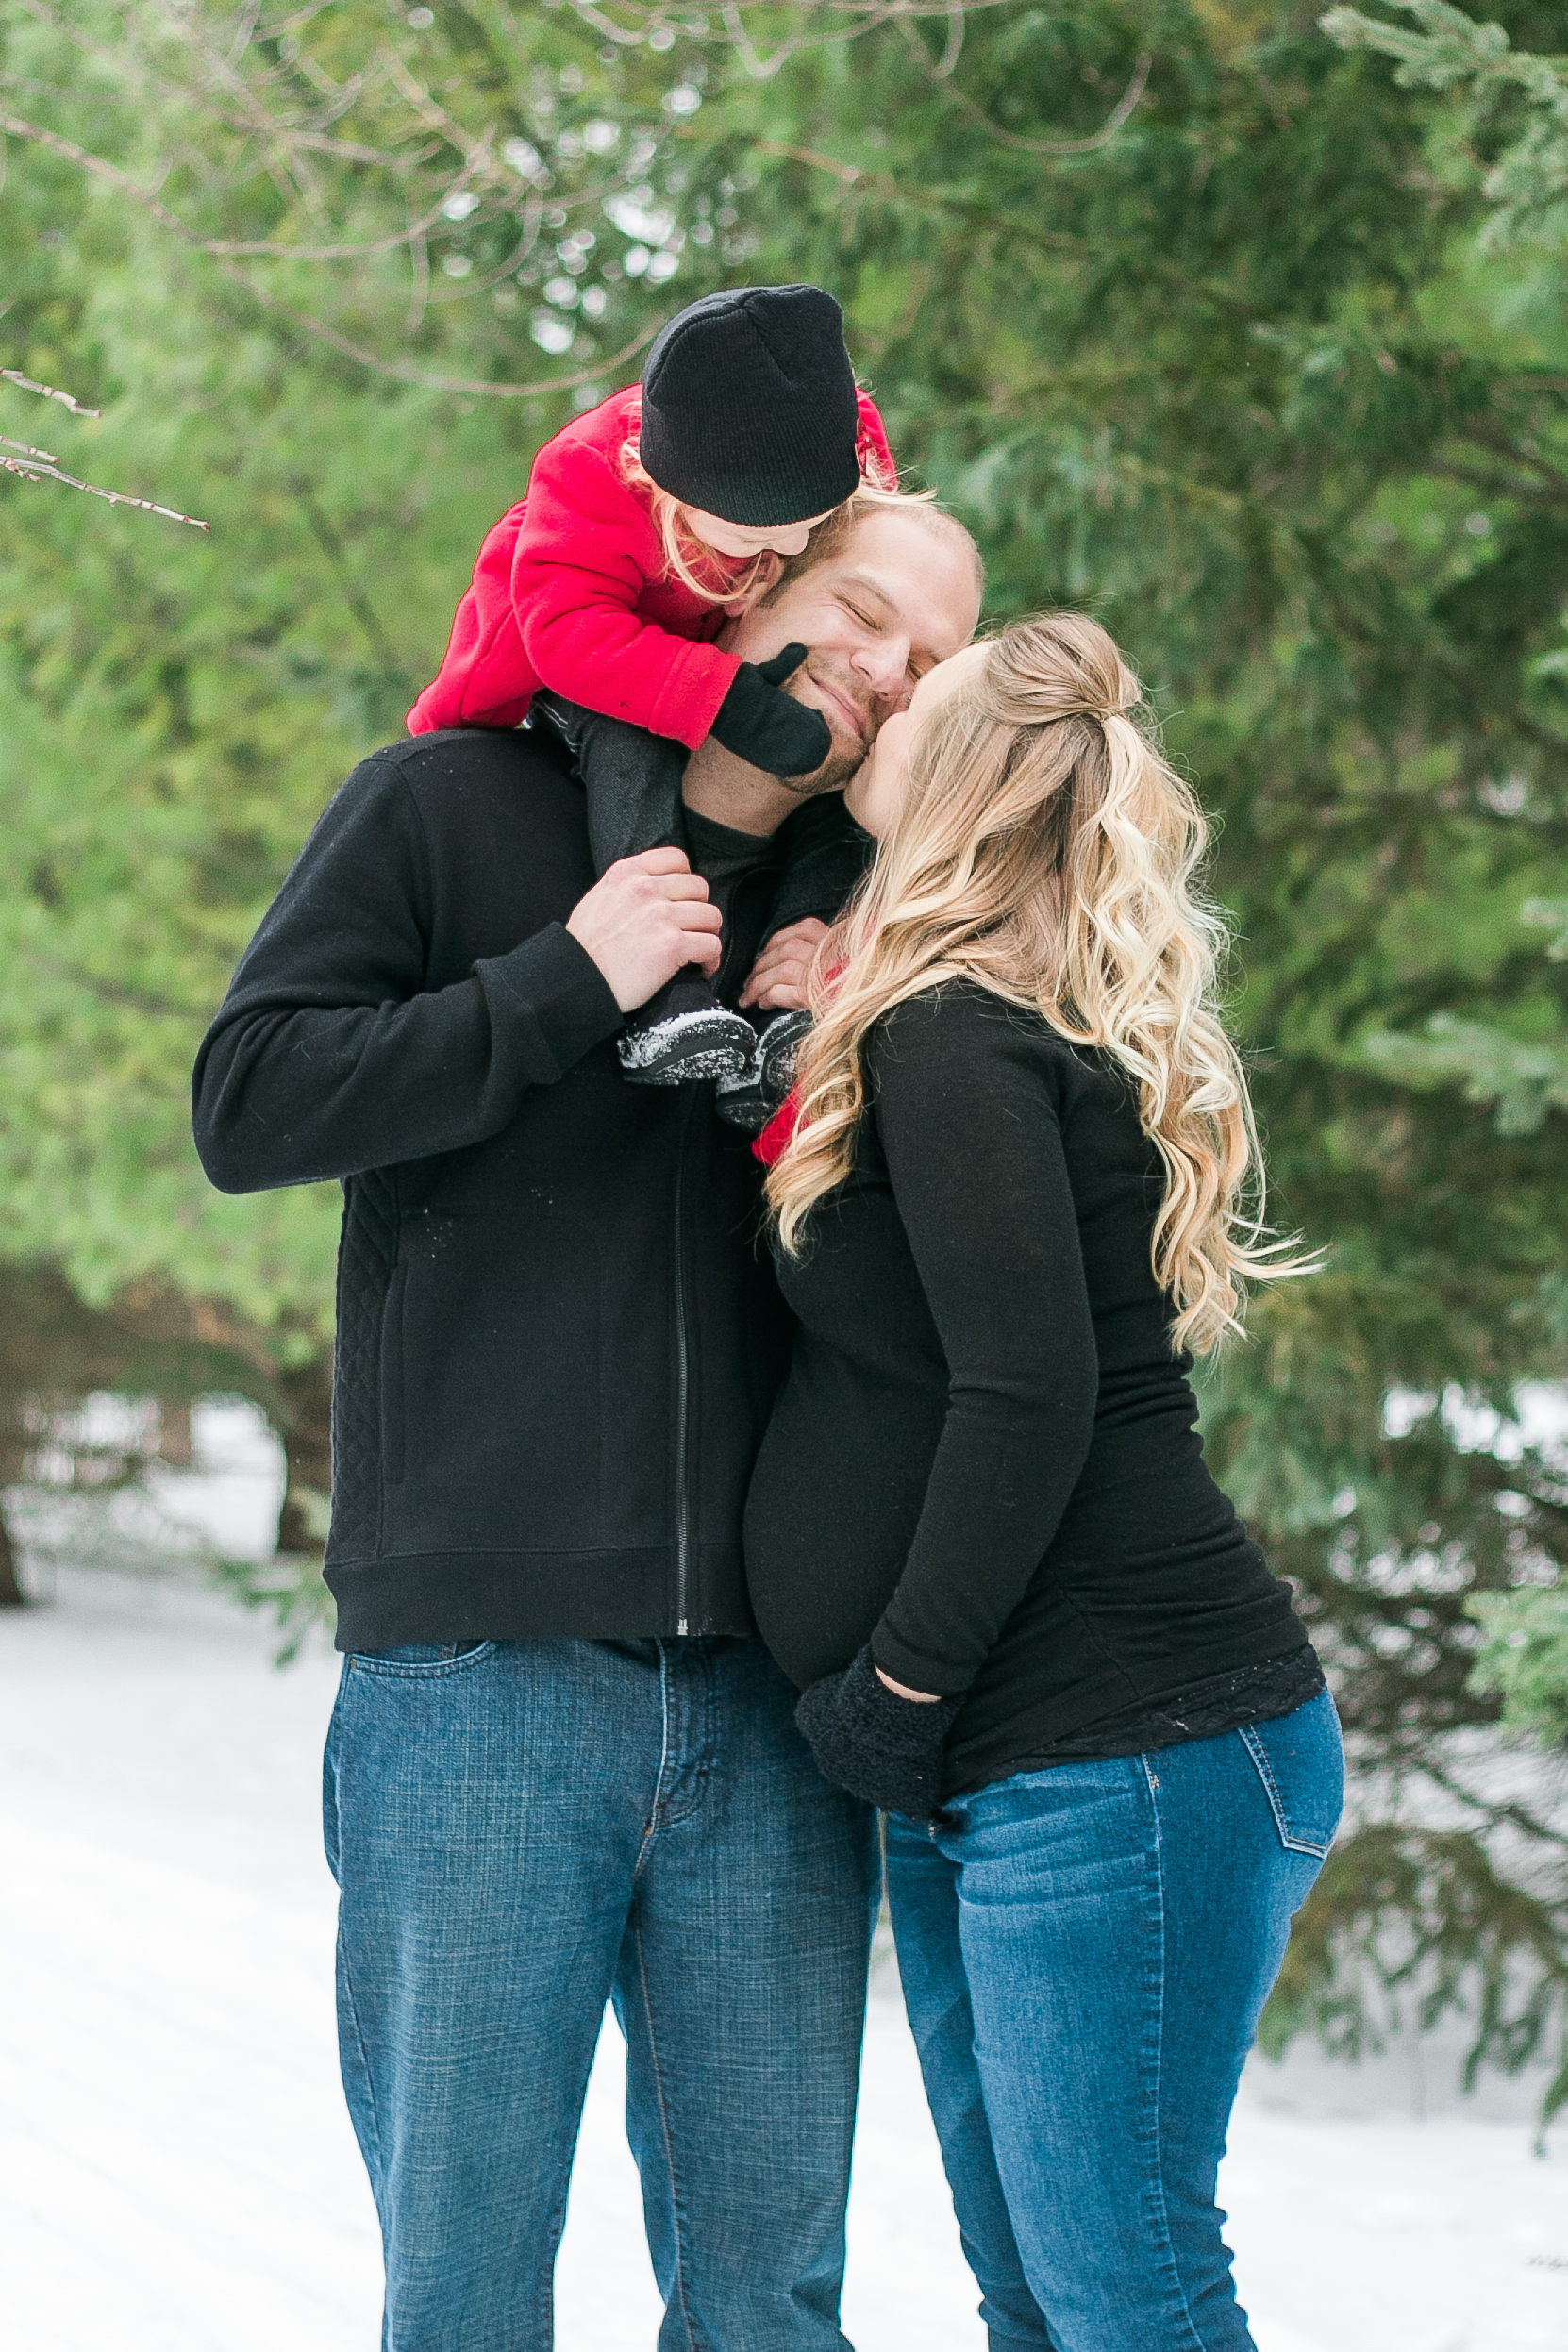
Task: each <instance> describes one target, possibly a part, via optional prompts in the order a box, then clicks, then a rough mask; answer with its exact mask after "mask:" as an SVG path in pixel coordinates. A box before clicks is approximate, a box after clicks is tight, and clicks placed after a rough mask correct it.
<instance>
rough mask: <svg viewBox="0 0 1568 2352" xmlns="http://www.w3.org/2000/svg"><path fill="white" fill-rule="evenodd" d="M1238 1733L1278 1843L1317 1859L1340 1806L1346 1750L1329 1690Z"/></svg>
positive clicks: (1323, 1852) (1335, 1824)
mask: <svg viewBox="0 0 1568 2352" xmlns="http://www.w3.org/2000/svg"><path fill="white" fill-rule="evenodd" d="M1236 1737H1237V1738H1238V1739H1239V1740H1241V1741H1242V1742H1243V1744H1244V1745H1245V1747H1246V1751H1247V1754H1248V1755H1249V1756H1250V1757H1251V1759H1252V1760H1253V1763H1254V1764H1255V1765H1256V1766H1257V1769H1258V1777H1259V1780H1260V1781H1261V1782H1262V1784H1263V1793H1264V1795H1265V1796H1266V1797H1267V1798H1268V1800H1269V1808H1270V1810H1271V1811H1272V1812H1273V1814H1274V1826H1275V1827H1276V1829H1277V1830H1278V1832H1279V1843H1280V1844H1281V1845H1283V1846H1287V1847H1288V1848H1289V1849H1290V1851H1291V1852H1292V1853H1293V1854H1315V1855H1316V1856H1317V1857H1318V1859H1319V1860H1320V1861H1321V1860H1322V1859H1323V1857H1324V1855H1326V1853H1327V1851H1328V1849H1329V1847H1330V1846H1331V1845H1332V1844H1333V1843H1334V1832H1335V1830H1336V1829H1337V1828H1338V1827H1339V1826H1340V1814H1341V1811H1342V1810H1343V1805H1344V1749H1343V1745H1342V1743H1341V1740H1340V1719H1339V1717H1338V1715H1337V1714H1336V1713H1335V1711H1334V1702H1333V1700H1332V1699H1331V1698H1330V1697H1329V1695H1328V1693H1327V1692H1326V1691H1320V1692H1319V1693H1318V1695H1317V1697H1316V1698H1314V1699H1309V1700H1308V1701H1307V1703H1306V1705H1305V1706H1304V1707H1298V1708H1296V1709H1295V1710H1294V1711H1293V1713H1291V1714H1289V1715H1279V1716H1276V1718H1275V1720H1274V1722H1273V1723H1251V1724H1245V1725H1243V1727H1242V1728H1241V1730H1239V1731H1238V1732H1237V1734H1236Z"/></svg>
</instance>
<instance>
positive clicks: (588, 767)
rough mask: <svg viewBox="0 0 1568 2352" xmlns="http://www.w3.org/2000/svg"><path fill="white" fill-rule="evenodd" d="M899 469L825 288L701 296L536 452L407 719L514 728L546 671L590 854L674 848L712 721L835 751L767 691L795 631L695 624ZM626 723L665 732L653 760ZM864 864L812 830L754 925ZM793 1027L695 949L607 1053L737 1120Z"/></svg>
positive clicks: (795, 653)
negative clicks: (716, 1095)
mask: <svg viewBox="0 0 1568 2352" xmlns="http://www.w3.org/2000/svg"><path fill="white" fill-rule="evenodd" d="M894 480H895V475H894V469H893V464H892V457H891V455H890V453H889V450H888V444H887V439H886V436H885V434H884V432H883V429H882V422H881V419H880V417H879V416H878V415H877V413H876V409H875V407H874V406H873V404H872V402H871V401H870V400H869V399H868V398H867V397H866V395H865V394H864V393H863V392H858V391H857V389H856V385H855V378H854V374H853V372H852V370H851V367H850V363H849V355H848V353H847V351H846V350H845V348H844V342H843V314H842V311H841V310H840V309H839V306H838V304H837V303H836V302H835V301H834V300H833V297H832V296H831V294H827V293H824V292H822V290H821V289H820V288H819V287H815V286H751V287H744V288H742V289H740V290H739V291H737V292H726V293H718V294H709V295H706V296H705V297H704V298H703V299H702V300H701V301H700V302H694V303H692V304H691V305H690V307H689V308H688V309H685V310H682V311H681V312H680V313H679V315H678V316H677V317H676V318H674V319H672V320H671V322H670V324H669V325H667V326H666V327H665V328H664V329H663V331H662V332H661V333H660V335H659V339H658V341H657V342H655V344H654V346H653V348H652V350H651V351H650V353H649V354H648V360H647V365H646V366H645V367H644V369H643V371H642V385H641V387H640V388H639V387H635V386H633V387H629V388H628V389H626V391H624V392H615V393H613V394H612V395H611V396H610V398H609V400H606V401H603V402H601V403H600V405H599V406H598V407H597V408H596V409H590V410H589V411H588V413H587V414H586V415H585V416H582V417H579V418H577V419H576V421H575V423H574V424H571V425H567V426H566V427H565V428H564V430H563V431H561V432H559V433H558V434H557V435H556V436H555V438H554V440H552V441H549V442H546V443H545V445H544V447H543V448H542V450H541V451H540V452H539V455H538V456H537V457H536V459H534V464H533V470H532V472H531V474H530V475H529V477H528V495H527V497H526V498H525V499H524V500H521V501H520V502H519V503H518V505H516V506H515V507H513V508H511V509H509V512H508V513H506V514H505V515H503V516H502V518H501V520H500V522H499V523H497V524H496V525H495V526H494V528H493V529H492V531H491V532H490V533H489V535H488V537H487V538H486V540H485V542H484V544H483V546H482V547H481V548H480V550H479V559H478V561H477V563H476V564H475V570H474V579H473V584H472V586H471V587H470V589H469V592H468V593H467V595H466V596H465V597H464V598H463V600H462V603H461V604H460V605H459V608H458V611H457V617H456V619H455V620H454V622H453V625H452V636H451V642H450V643H449V644H448V646H447V649H446V658H445V659H444V660H443V661H442V667H441V672H440V675H439V676H437V678H436V679H435V680H434V682H433V684H431V685H429V686H427V687H426V688H425V692H423V693H422V694H421V695H420V697H419V700H418V701H417V702H416V703H415V705H414V707H413V709H411V710H410V711H409V718H408V726H409V733H410V734H414V735H420V734H425V733H426V732H428V731H430V730H431V729H433V728H436V727H443V726H497V727H511V726H517V724H518V723H519V721H520V720H521V719H522V718H523V717H524V716H525V713H526V712H527V710H528V708H529V705H530V703H531V701H532V699H533V697H534V695H535V693H536V692H538V690H539V689H541V688H545V689H548V690H549V693H550V698H551V699H550V703H549V705H548V709H549V715H550V717H551V718H552V719H553V720H554V722H555V723H556V724H557V725H558V726H560V727H561V728H562V731H564V732H565V733H566V734H567V736H568V738H569V740H570V741H571V742H572V743H573V745H574V748H575V751H576V753H577V756H578V760H579V765H580V767H581V769H582V773H583V780H584V785H585V788H586V791H587V795H588V821H589V838H590V842H591V844H592V851H593V859H594V863H595V866H596V868H597V870H598V871H599V872H600V873H603V872H604V870H605V868H606V867H607V866H608V865H611V864H613V863H614V862H615V860H616V859H619V858H627V857H633V856H635V855H637V854H638V853H639V852H640V851H642V850H645V849H652V848H656V847H658V846H659V845H661V844H663V843H666V842H674V843H676V845H677V846H679V847H682V848H684V847H685V846H686V843H685V840H684V836H683V823H682V816H681V804H680V776H681V771H682V769H683V767H684V760H683V759H682V758H681V756H680V754H679V752H678V751H677V750H676V746H677V745H684V746H685V748H686V750H687V751H692V750H694V749H695V747H696V746H697V744H698V743H700V742H702V741H703V739H704V737H705V736H708V735H709V734H711V735H712V736H713V737H714V738H715V739H716V741H717V742H720V743H722V744H723V745H724V746H725V747H726V750H728V751H731V752H733V753H735V754H736V756H737V757H738V758H740V759H746V760H749V761H750V762H751V763H752V765H753V766H755V767H759V768H764V769H766V770H767V771H768V772H769V773H770V774H772V775H775V776H806V775H809V774H810V773H811V772H812V771H813V770H814V769H816V768H819V767H820V766H821V765H822V763H823V761H824V760H825V759H826V758H827V755H828V752H829V750H830V748H831V740H832V739H831V736H830V734H829V731H828V727H827V724H826V720H825V719H824V718H823V717H822V716H821V714H820V713H819V712H817V711H815V710H812V709H809V708H808V707H807V706H806V705H804V704H803V703H800V702H797V701H795V700H794V699H793V698H792V696H791V695H789V694H788V693H786V692H783V691H782V689H783V682H784V680H785V679H786V678H787V677H788V676H789V675H790V674H791V672H792V671H793V670H794V669H796V668H797V667H798V666H799V663H800V662H801V661H802V659H804V658H805V653H806V648H805V647H804V646H801V645H791V646H786V647H785V649H784V651H783V652H782V653H781V654H779V655H777V656H776V658H775V659H774V660H772V661H769V662H766V663H762V664H756V663H752V662H749V661H742V660H741V659H739V658H738V657H737V656H736V655H734V654H731V653H724V652H721V651H720V649H719V647H718V646H717V645H715V644H713V643H712V642H710V641H711V640H712V638H713V637H715V636H716V635H717V633H718V631H719V630H720V628H721V627H722V626H723V625H724V622H725V620H726V617H728V616H730V615H735V614H738V613H741V612H743V611H745V610H746V609H747V608H748V607H749V606H750V605H752V604H755V603H756V602H757V600H758V599H759V597H760V596H762V595H764V594H765V593H766V592H767V590H768V589H769V588H770V587H771V586H772V584H773V582H774V581H775V579H776V577H777V575H778V573H779V570H780V568H781V559H787V558H789V557H792V556H796V555H799V554H800V553H802V551H803V550H804V548H805V546H806V543H807V541H808V539H809V535H810V533H811V531H812V530H813V529H814V528H815V527H816V525H818V524H820V523H823V522H826V520H828V518H829V517H830V516H832V515H833V514H834V513H835V512H837V510H838V509H841V508H842V506H843V504H844V503H845V501H846V500H847V499H848V498H849V497H850V496H851V495H852V494H853V492H855V491H856V490H857V489H858V488H859V486H860V484H861V483H862V482H865V481H870V482H871V483H873V484H874V485H875V486H876V487H878V488H882V489H892V487H893V484H894ZM573 706H582V707H581V708H580V709H574V708H573ZM594 714H598V716H597V717H595V715H594ZM606 720H610V721H618V722H621V725H619V726H606V725H604V724H603V722H604V721H606ZM626 728H635V729H639V730H646V731H647V732H648V733H651V734H653V735H655V736H661V737H665V738H667V739H671V741H670V748H669V750H668V752H666V753H664V754H663V756H660V755H659V747H658V746H655V745H650V744H648V743H647V742H646V738H645V735H639V736H637V737H636V738H633V737H632V736H630V735H628V734H627V733H626V732H624V729H626ZM799 829H800V828H798V827H795V828H792V830H793V831H798V830H799ZM841 868H842V871H840V869H841ZM857 878H858V856H857V853H856V851H855V850H854V849H853V848H848V849H846V848H842V847H841V848H838V849H836V850H834V851H830V852H826V853H825V852H824V851H823V850H821V849H820V848H819V849H818V850H817V851H816V852H815V853H814V856H812V857H810V858H809V860H807V861H805V862H803V866H802V869H801V870H800V871H798V872H797V871H794V870H792V868H791V867H790V866H788V865H787V866H786V869H785V872H784V875H783V876H782V877H781V879H780V882H779V885H778V889H777V892H776V897H775V902H774V908H773V912H772V915H771V918H770V921H769V925H768V934H769V936H771V934H772V933H773V932H774V931H776V930H778V929H780V928H781V927H783V926H784V924H785V923H787V922H793V921H796V920H798V919H799V918H800V917H801V916H802V915H805V914H820V915H821V916H822V917H823V919H824V920H826V921H830V920H831V919H832V917H833V916H834V915H835V914H836V913H837V911H838V909H839V906H840V904H841V903H842V899H843V898H844V897H845V896H846V895H847V893H848V891H849V890H850V888H851V887H852V886H853V884H854V882H855V880H856V879H857ZM801 1026H803V1025H802V1022H801V1019H800V1016H799V1015H798V1014H781V1015H779V1016H777V1018H776V1021H775V1022H773V1023H770V1024H769V1025H768V1028H767V1030H765V1031H764V1034H763V1038H762V1041H761V1043H760V1046H759V1041H758V1039H757V1037H756V1034H755V1032H754V1030H753V1028H752V1025H751V1023H750V1022H748V1021H747V1020H746V1019H745V1018H744V1016H743V1015H742V1014H741V1013H738V1012H732V1011H730V1010H729V1009H727V1008H726V1007H725V1006H723V1005H721V1004H720V1003H719V1002H718V1000H717V998H716V997H715V996H714V994H713V993H712V991H711V989H710V988H709V985H708V983H707V981H706V980H705V979H704V978H703V976H702V975H701V974H700V972H698V971H697V970H696V968H695V967H691V968H689V969H688V970H687V971H686V972H684V973H681V974H678V975H677V976H676V979H675V980H673V981H672V982H671V983H670V985H669V987H668V988H666V989H662V990H660V991H659V995H658V996H656V997H655V998H654V999H653V1001H652V1003H651V1004H650V1005H647V1006H645V1007H643V1008H642V1010H641V1011H640V1012H638V1013H637V1014H635V1015H634V1016H633V1017H632V1019H631V1020H630V1021H629V1022H628V1024H627V1026H626V1030H625V1031H624V1032H623V1035H622V1038H621V1042H620V1057H621V1063H622V1067H623V1068H624V1069H625V1071H626V1076H628V1077H629V1078H632V1079H634V1080H636V1081H637V1082H638V1083H639V1084H642V1085H645V1086H676V1085H680V1084H683V1083H684V1082H685V1081H686V1080H687V1079H689V1078H693V1077H703V1078H717V1079H718V1080H719V1081H720V1085H721V1090H722V1092H723V1093H726V1094H727V1096H728V1098H729V1103H728V1108H729V1109H730V1110H731V1113H732V1115H734V1116H735V1118H736V1120H737V1123H738V1124H741V1125H750V1124H753V1122H754V1120H755V1118H756V1116H757V1115H758V1111H759V1109H761V1108H762V1107H763V1106H764V1105H765V1102H766V1096H767V1094H768V1093H771V1092H773V1091H774V1089H773V1087H772V1085H769V1086H765V1087H763V1088H762V1089H761V1093H760V1095H759V1058H760V1059H767V1060H769V1061H770V1062H771V1061H774V1060H776V1059H777V1051H776V1049H777V1046H778V1044H779V1043H781V1042H782V1041H783V1039H784V1038H785V1036H786V1034H787V1035H788V1037H789V1039H790V1042H791V1043H792V1039H793V1036H794V1035H795V1034H797V1033H798V1031H799V1029H800V1027H801ZM775 1032H777V1033H778V1035H777V1037H775V1035H774V1033H775ZM721 1107H722V1108H723V1107H726V1106H725V1105H724V1104H722V1105H721Z"/></svg>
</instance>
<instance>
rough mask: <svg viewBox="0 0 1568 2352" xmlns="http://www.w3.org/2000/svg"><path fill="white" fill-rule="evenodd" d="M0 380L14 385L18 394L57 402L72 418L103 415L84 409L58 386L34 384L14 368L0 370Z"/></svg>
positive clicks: (100, 410) (100, 412)
mask: <svg viewBox="0 0 1568 2352" xmlns="http://www.w3.org/2000/svg"><path fill="white" fill-rule="evenodd" d="M0 378H3V379H4V381H5V382H6V383H8V384H14V385H15V386H16V389H17V391H18V392H37V394H38V396H39V398H40V399H41V400H58V402H59V403H60V405H61V407H62V408H65V409H69V410H70V411H71V414H72V415H73V416H102V415H103V410H102V409H84V408H83V406H82V404H81V402H80V401H79V400H75V399H74V398H73V397H72V395H71V393H70V392H61V391H60V389H59V387H58V384H35V383H34V382H33V379H32V377H31V376H30V375H22V374H21V373H20V372H19V371H18V370H17V369H16V368H0Z"/></svg>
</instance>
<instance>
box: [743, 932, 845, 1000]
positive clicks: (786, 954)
mask: <svg viewBox="0 0 1568 2352" xmlns="http://www.w3.org/2000/svg"><path fill="white" fill-rule="evenodd" d="M826 937H827V926H826V923H819V922H818V921H817V918H816V916H815V915H804V916H802V918H801V920H800V921H799V922H798V923H791V924H787V925H786V926H785V927H784V929H783V930H782V931H776V932H775V933H774V935H773V937H772V939H771V940H769V941H768V942H766V944H765V945H764V947H763V949H762V953H761V954H760V955H759V957H758V959H757V961H756V962H755V963H754V964H753V965H752V967H751V976H750V977H749V979H748V980H747V981H746V984H745V986H744V988H743V989H742V991H741V1003H742V1008H744V1007H745V1006H747V1005H755V1006H756V1007H757V1009H758V1010H759V1012H795V1011H798V1010H799V1009H800V1008H801V1007H802V1006H804V1004H805V1002H806V975H807V973H808V972H809V970H810V968H811V959H812V957H813V956H814V955H815V954H816V952H817V942H818V941H819V940H825V939H826Z"/></svg>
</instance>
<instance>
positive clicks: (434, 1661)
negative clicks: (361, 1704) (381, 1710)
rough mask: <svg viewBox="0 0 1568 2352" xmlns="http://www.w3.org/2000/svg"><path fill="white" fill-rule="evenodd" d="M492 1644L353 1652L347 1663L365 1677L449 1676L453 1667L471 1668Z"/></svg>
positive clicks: (442, 1644)
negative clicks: (369, 1675)
mask: <svg viewBox="0 0 1568 2352" xmlns="http://www.w3.org/2000/svg"><path fill="white" fill-rule="evenodd" d="M494 1647H495V1644H494V1643H493V1642H400V1643H397V1644H396V1645H395V1647H393V1648H392V1649H385V1650H350V1651H349V1654H348V1662H349V1664H350V1665H351V1666H353V1667H356V1668H358V1669H359V1670H360V1671H361V1672H363V1673H365V1674H373V1675H395V1676H398V1677H399V1678H403V1677H407V1676H419V1677H421V1678H424V1677H425V1676H429V1675H439V1674H449V1673H450V1672H451V1671H452V1669H453V1667H454V1666H472V1665H474V1664H475V1662H476V1660H478V1658H479V1657H480V1655H481V1653H482V1652H484V1651H486V1650H492V1649H493V1648H494Z"/></svg>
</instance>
